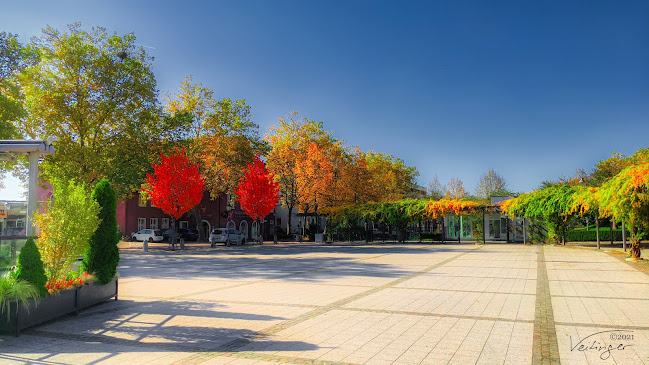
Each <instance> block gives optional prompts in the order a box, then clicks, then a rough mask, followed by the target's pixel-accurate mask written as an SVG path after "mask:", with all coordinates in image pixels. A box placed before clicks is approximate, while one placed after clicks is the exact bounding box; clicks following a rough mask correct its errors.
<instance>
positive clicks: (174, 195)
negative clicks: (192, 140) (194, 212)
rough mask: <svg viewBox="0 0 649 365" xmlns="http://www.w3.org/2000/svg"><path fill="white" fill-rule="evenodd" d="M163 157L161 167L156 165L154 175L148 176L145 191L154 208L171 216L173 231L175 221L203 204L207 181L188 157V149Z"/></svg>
mask: <svg viewBox="0 0 649 365" xmlns="http://www.w3.org/2000/svg"><path fill="white" fill-rule="evenodd" d="M160 157H161V162H160V164H159V165H156V164H153V170H154V175H151V174H147V177H146V182H147V184H148V187H146V188H142V191H143V192H145V193H147V194H148V195H149V197H150V198H151V203H152V204H153V205H155V206H156V207H158V208H160V209H161V210H162V211H163V212H164V213H165V214H168V215H170V216H171V221H172V224H171V227H172V228H175V225H176V219H178V218H180V217H182V215H183V214H185V213H187V212H188V211H189V210H190V209H192V208H193V207H195V206H196V204H198V203H200V201H201V199H202V198H203V188H204V183H205V179H204V178H203V176H201V174H200V172H199V171H198V165H194V164H192V163H191V162H190V161H189V159H188V158H187V156H185V149H183V150H182V151H177V152H176V153H175V154H173V155H170V156H165V155H164V154H160Z"/></svg>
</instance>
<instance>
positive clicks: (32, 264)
mask: <svg viewBox="0 0 649 365" xmlns="http://www.w3.org/2000/svg"><path fill="white" fill-rule="evenodd" d="M16 278H17V279H18V280H24V281H26V282H28V283H30V284H32V285H33V286H34V288H36V290H37V291H38V295H39V296H41V297H44V296H46V295H47V288H45V284H47V276H46V275H45V269H44V268H43V260H41V253H40V252H38V248H37V247H36V244H35V243H34V239H33V238H31V237H29V238H27V241H26V242H25V246H23V248H22V250H20V255H18V261H17V263H16Z"/></svg>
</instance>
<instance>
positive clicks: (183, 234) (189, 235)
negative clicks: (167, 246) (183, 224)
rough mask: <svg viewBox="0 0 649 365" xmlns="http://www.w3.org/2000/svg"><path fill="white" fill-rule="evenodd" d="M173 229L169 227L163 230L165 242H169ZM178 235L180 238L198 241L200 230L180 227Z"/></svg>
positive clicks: (177, 231)
mask: <svg viewBox="0 0 649 365" xmlns="http://www.w3.org/2000/svg"><path fill="white" fill-rule="evenodd" d="M171 232H172V229H171V228H169V229H167V230H165V231H164V232H162V236H163V237H164V241H165V242H169V237H170V236H171ZM176 235H177V236H176V237H178V239H181V238H182V239H184V240H185V241H196V240H198V231H196V230H195V229H192V228H178V229H177V230H176Z"/></svg>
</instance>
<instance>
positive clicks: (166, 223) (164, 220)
mask: <svg viewBox="0 0 649 365" xmlns="http://www.w3.org/2000/svg"><path fill="white" fill-rule="evenodd" d="M160 225H161V227H160V228H161V229H168V228H169V218H162V221H161V222H160Z"/></svg>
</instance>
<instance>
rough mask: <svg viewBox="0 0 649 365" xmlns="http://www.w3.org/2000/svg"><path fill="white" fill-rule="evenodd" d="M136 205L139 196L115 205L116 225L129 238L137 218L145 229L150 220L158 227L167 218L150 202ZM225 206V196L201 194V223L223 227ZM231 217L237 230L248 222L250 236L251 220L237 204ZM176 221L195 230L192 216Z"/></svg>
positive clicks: (135, 225) (135, 227)
mask: <svg viewBox="0 0 649 365" xmlns="http://www.w3.org/2000/svg"><path fill="white" fill-rule="evenodd" d="M138 203H139V196H138V195H137V194H136V195H135V196H133V197H132V198H131V199H128V200H126V201H123V202H119V203H118V204H117V224H118V225H119V227H120V230H121V231H122V235H123V236H126V237H129V236H130V235H131V233H132V232H137V230H138V229H137V228H138V226H137V220H138V218H145V219H146V228H150V218H158V227H161V225H162V218H169V216H168V215H166V214H164V213H163V212H162V210H160V209H158V208H156V207H151V202H147V204H146V207H141V206H140V205H139V204H138ZM226 206H227V196H226V195H225V194H221V196H219V198H218V199H214V200H212V199H211V198H210V194H209V193H208V192H207V191H206V192H205V193H204V194H203V199H202V200H201V202H200V203H199V204H198V212H199V214H200V218H201V221H202V220H205V221H207V222H209V224H210V228H222V227H225V225H226V224H227V221H228V220H227V218H223V217H222V216H221V213H222V212H224V211H225V210H226ZM231 215H232V217H233V220H234V222H235V224H236V225H237V229H239V227H240V223H241V221H242V220H246V221H248V234H249V235H250V228H251V227H252V219H251V218H250V217H248V216H247V215H246V214H245V213H244V212H243V211H242V210H241V208H240V207H239V204H235V209H234V210H233V211H232V212H231ZM178 221H187V222H188V226H189V227H190V228H197V227H196V218H195V217H194V216H193V215H188V214H185V215H183V216H182V217H181V218H180V219H179V220H178ZM169 223H170V224H171V219H169ZM177 224H178V223H177ZM177 226H178V225H177Z"/></svg>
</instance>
